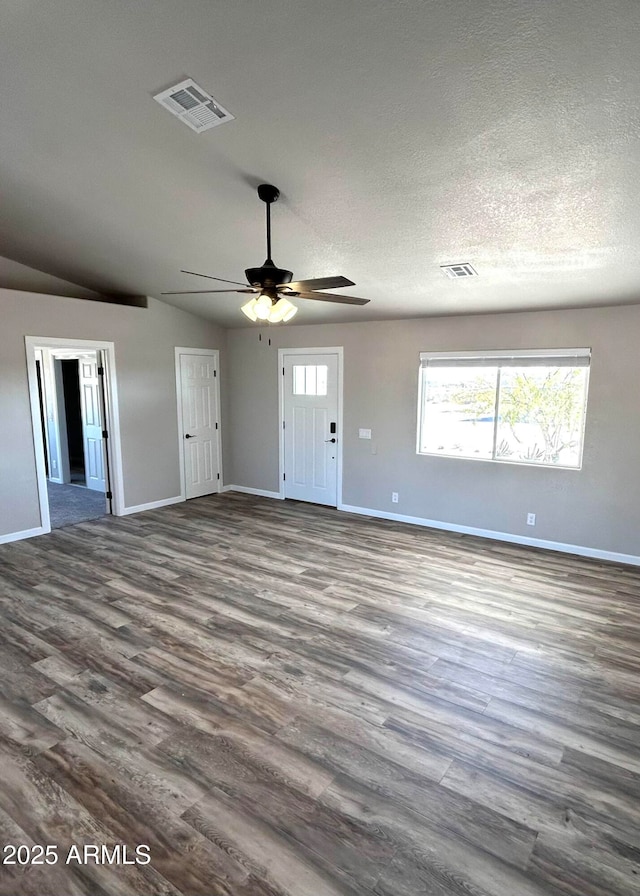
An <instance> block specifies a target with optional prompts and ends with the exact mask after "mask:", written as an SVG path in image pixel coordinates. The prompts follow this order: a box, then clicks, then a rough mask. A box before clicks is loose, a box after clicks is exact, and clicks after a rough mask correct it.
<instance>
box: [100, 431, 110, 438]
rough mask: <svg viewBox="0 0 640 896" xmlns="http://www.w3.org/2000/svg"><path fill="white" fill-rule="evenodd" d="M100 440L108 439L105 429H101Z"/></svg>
mask: <svg viewBox="0 0 640 896" xmlns="http://www.w3.org/2000/svg"><path fill="white" fill-rule="evenodd" d="M102 438H103V439H108V438H109V433H108V432H107V430H106V429H103V430H102Z"/></svg>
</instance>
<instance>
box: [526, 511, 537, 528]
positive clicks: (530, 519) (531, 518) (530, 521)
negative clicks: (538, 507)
mask: <svg viewBox="0 0 640 896" xmlns="http://www.w3.org/2000/svg"><path fill="white" fill-rule="evenodd" d="M535 524H536V515H535V513H528V514H527V526H535Z"/></svg>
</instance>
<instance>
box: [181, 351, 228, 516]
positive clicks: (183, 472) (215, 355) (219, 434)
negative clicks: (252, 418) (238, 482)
mask: <svg viewBox="0 0 640 896" xmlns="http://www.w3.org/2000/svg"><path fill="white" fill-rule="evenodd" d="M180 355H209V356H210V357H211V358H213V359H214V363H215V369H216V375H215V377H214V379H215V381H216V385H215V397H216V407H217V409H218V420H219V421H222V413H221V408H220V350H219V349H217V348H185V347H184V346H176V347H175V365H176V407H177V409H178V457H179V463H180V497H181V498H182V500H183V501H186V500H187V474H186V467H185V459H184V439H183V438H182V378H181V376H180ZM216 445H217V451H218V473H219V474H220V478H219V479H217V480H216V481H217V492H212V494H219V493H220V492H221V491H222V422H220V423H219V424H218V427H217V429H216Z"/></svg>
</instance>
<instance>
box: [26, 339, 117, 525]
mask: <svg viewBox="0 0 640 896" xmlns="http://www.w3.org/2000/svg"><path fill="white" fill-rule="evenodd" d="M24 343H25V352H26V359H27V381H28V384H29V399H30V405H31V426H32V437H33V446H34V454H35V461H36V478H37V484H38V498H39V502H40V523H41V527H38V529H37V530H34V534H35V535H42V534H43V533H45V532H50V531H51V520H50V519H49V500H48V497H47V475H46V468H45V462H44V438H43V434H42V427H41V424H40V401H39V397H38V381H37V375H36V349H37V348H47V349H69V350H72V351H74V352H76V351H77V352H83V351H100V352H101V353H102V360H103V363H104V368H105V377H104V380H105V389H106V393H107V394H106V401H107V420H106V421H105V423H106V427H107V430H108V432H109V438H108V439H107V442H106V450H107V452H108V456H109V463H110V470H111V490H112V494H113V498H112V505H111V506H112V509H113V514H114V516H120V515H121V514H122V510H123V508H124V484H123V476H122V446H121V441H120V417H119V413H118V388H117V382H116V366H115V363H116V362H115V345H114V343H113V342H102V341H100V340H98V339H95V340H94V339H67V338H65V337H62V336H58V337H55V336H25V337H24ZM40 528H41V529H42V532H41V531H40ZM24 537H27V536H24Z"/></svg>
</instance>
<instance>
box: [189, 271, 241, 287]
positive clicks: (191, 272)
mask: <svg viewBox="0 0 640 896" xmlns="http://www.w3.org/2000/svg"><path fill="white" fill-rule="evenodd" d="M180 273H181V274H192V275H193V276H194V277H205V278H206V279H207V280H219V281H220V282H221V283H235V285H236V286H246V285H247V284H246V283H239V282H238V280H225V279H224V277H212V276H211V274H198V273H197V272H196V271H182V270H181V271H180Z"/></svg>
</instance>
